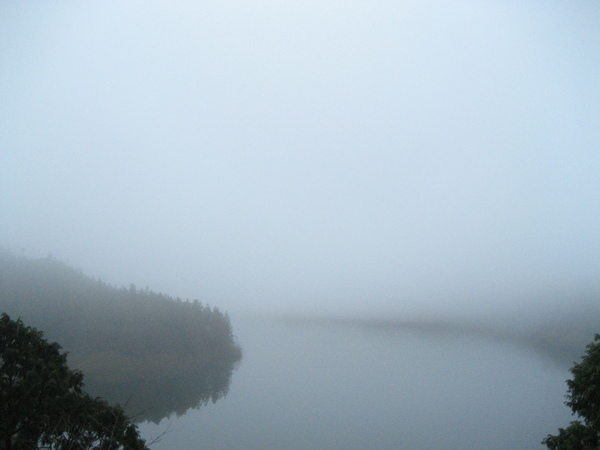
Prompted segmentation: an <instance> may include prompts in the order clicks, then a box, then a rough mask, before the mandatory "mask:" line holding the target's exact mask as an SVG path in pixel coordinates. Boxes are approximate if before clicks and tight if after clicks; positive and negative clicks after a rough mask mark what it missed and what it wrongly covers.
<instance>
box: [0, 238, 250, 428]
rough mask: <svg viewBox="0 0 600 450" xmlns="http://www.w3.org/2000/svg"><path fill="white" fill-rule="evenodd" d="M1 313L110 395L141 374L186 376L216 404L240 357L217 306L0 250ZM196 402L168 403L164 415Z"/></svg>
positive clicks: (156, 378)
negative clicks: (51, 345)
mask: <svg viewBox="0 0 600 450" xmlns="http://www.w3.org/2000/svg"><path fill="white" fill-rule="evenodd" d="M0 312H6V313H8V314H9V315H10V316H11V317H13V318H15V319H16V318H19V317H20V318H21V319H22V320H23V322H24V323H26V324H27V325H31V326H34V327H36V328H38V329H40V330H42V331H43V332H44V335H45V337H46V338H47V339H48V340H50V341H55V342H58V343H59V344H60V345H61V346H62V347H63V348H64V349H65V350H67V351H68V352H69V365H70V366H72V367H75V368H78V369H81V370H82V371H83V372H84V375H85V377H86V380H87V383H86V384H88V385H90V386H91V387H92V388H93V389H94V388H95V389H99V390H103V392H98V395H99V394H100V393H101V394H102V395H103V396H104V397H106V396H108V397H110V396H111V393H110V392H108V393H107V392H105V391H106V390H107V389H109V386H116V385H119V386H121V387H122V385H123V384H124V383H130V382H132V381H133V380H141V379H142V378H143V380H144V384H145V385H156V383H159V384H162V385H163V387H164V388H167V386H166V385H165V383H166V380H167V379H170V380H174V379H176V378H177V377H178V376H179V375H185V376H186V380H190V379H194V383H195V384H194V385H195V386H199V384H202V392H201V393H199V394H198V395H199V396H200V398H199V399H198V402H199V403H205V402H206V401H208V400H212V401H216V399H217V398H220V396H222V395H224V394H225V393H226V392H227V388H228V385H229V377H228V376H226V375H227V374H226V373H228V374H229V375H231V370H232V366H233V364H234V363H235V362H237V361H239V360H240V359H241V350H240V347H239V345H238V344H237V342H236V341H235V338H234V336H233V333H232V328H231V323H230V320H229V316H228V315H227V314H226V313H223V312H221V311H220V310H219V309H218V308H216V307H209V306H207V305H203V304H202V303H200V302H198V301H193V302H190V301H182V300H180V299H174V298H172V297H170V296H168V295H165V294H161V293H156V292H153V291H150V290H149V289H147V288H146V289H144V290H139V289H136V288H135V287H134V286H133V285H132V286H131V287H130V288H124V287H121V288H117V287H115V286H111V285H109V284H106V283H104V282H102V281H99V280H95V279H93V278H90V277H88V276H85V275H84V274H83V273H81V272H80V271H78V270H75V269H73V268H71V267H68V266H67V265H65V264H64V263H62V262H60V261H57V260H56V259H54V258H52V257H48V258H43V259H29V258H24V257H20V256H15V255H13V254H12V253H10V252H9V251H7V250H4V249H0ZM150 378H151V379H152V380H150V381H152V382H150V381H149V379H150ZM153 383H154V384H153ZM167 384H168V383H167ZM179 384H181V382H180V381H179ZM170 388H172V386H170V387H169V389H170ZM154 390H156V389H154ZM165 395H166V394H165ZM182 395H183V394H182ZM198 395H196V396H198ZM144 396H145V395H144ZM170 396H171V397H173V396H176V394H175V393H173V392H171V393H170ZM198 402H196V403H198ZM192 403H193V402H192ZM192 406H196V405H195V404H187V405H185V406H183V405H171V406H169V407H166V406H165V408H166V409H167V410H166V411H165V414H168V413H170V412H183V411H184V410H185V409H187V408H188V407H192ZM158 418H159V417H155V419H158Z"/></svg>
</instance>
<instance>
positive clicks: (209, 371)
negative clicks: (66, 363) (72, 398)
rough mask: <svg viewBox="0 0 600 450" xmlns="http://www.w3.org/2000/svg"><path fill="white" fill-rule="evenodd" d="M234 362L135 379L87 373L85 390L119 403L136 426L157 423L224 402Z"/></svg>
mask: <svg viewBox="0 0 600 450" xmlns="http://www.w3.org/2000/svg"><path fill="white" fill-rule="evenodd" d="M236 367H237V363H236V362H231V361H220V362H215V361H213V362H212V363H211V364H207V365H203V366H190V367H187V368H185V367H178V368H177V370H174V369H173V368H172V367H171V368H170V367H164V368H163V369H162V370H141V371H140V372H139V373H137V374H136V375H135V376H131V374H129V373H125V372H124V371H119V370H118V369H116V370H115V371H113V373H112V374H111V375H107V374H102V373H100V372H94V371H90V370H89V369H88V371H86V372H84V373H85V378H84V381H85V389H86V391H87V392H88V393H90V394H91V395H93V396H100V397H102V398H104V399H106V400H107V401H109V402H110V403H119V404H120V405H121V406H123V407H124V408H125V411H126V412H127V413H128V414H129V415H130V416H131V417H132V418H133V419H134V420H135V422H138V423H139V422H143V421H150V422H154V423H158V422H160V421H161V420H162V419H163V418H166V417H171V416H172V415H175V416H177V417H179V416H181V415H182V414H185V413H186V412H187V411H189V410H190V409H197V408H200V407H201V406H205V405H207V404H208V403H215V402H217V401H218V400H220V399H222V398H224V397H225V396H226V395H227V392H228V391H229V386H230V383H231V376H232V373H233V371H234V369H235V368H236Z"/></svg>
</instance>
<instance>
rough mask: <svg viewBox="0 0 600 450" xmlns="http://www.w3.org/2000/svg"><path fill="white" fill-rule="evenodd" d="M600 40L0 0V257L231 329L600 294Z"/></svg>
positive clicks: (404, 13)
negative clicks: (53, 267)
mask: <svg viewBox="0 0 600 450" xmlns="http://www.w3.org/2000/svg"><path fill="white" fill-rule="evenodd" d="M599 22H600V2H597V1H583V0H582V1H570V2H565V1H558V0H556V1H552V0H544V1H541V0H539V1H521V0H519V1H516V0H514V1H506V0H498V1H481V0H477V1H475V0H473V1H451V2H433V1H416V0H415V1H356V2H345V1H344V2H342V1H337V0H333V1H327V2H322V1H319V2H317V1H311V0H308V1H307V0H302V1H279V2H276V1H227V0H225V1H218V2H200V1H174V2H166V1H165V2H159V1H144V2H139V1H130V2H122V1H102V2H73V1H71V2H66V1H65V2H10V1H4V2H1V3H0V245H3V246H6V247H8V248H9V249H11V250H12V251H14V252H15V253H17V254H21V253H23V254H25V255H26V256H30V257H38V256H46V255H47V254H48V252H51V253H52V254H53V255H54V256H55V257H56V258H58V259H60V260H63V261H65V262H66V263H67V264H69V265H72V266H74V267H76V268H81V270H82V271H83V272H84V273H86V274H87V275H90V276H93V277H101V278H102V279H103V280H104V281H107V282H109V283H112V284H116V285H126V286H129V284H130V283H135V284H136V285H137V286H138V287H145V286H146V285H147V286H149V287H150V288H151V289H153V290H157V291H163V292H165V293H167V294H169V295H172V296H180V297H182V298H186V297H189V298H198V299H199V300H201V301H203V302H208V303H210V304H215V305H218V306H220V307H222V308H224V309H226V310H229V311H231V310H255V311H267V312H279V311H302V312H323V311H327V312H337V313H356V312H365V311H370V310H377V311H382V312H385V313H388V312H389V313H394V314H401V313H403V312H407V311H443V312H452V311H456V310H464V308H465V307H466V308H468V310H469V311H490V310H492V309H498V308H507V307H517V306H519V307H520V306H522V305H533V304H535V302H537V301H543V300H544V299H545V298H548V296H553V295H557V296H558V297H560V296H562V295H564V294H565V293H568V294H569V295H575V296H576V295H579V294H580V293H582V295H583V294H585V293H588V292H596V293H597V292H600V25H599ZM540 299H542V300H540Z"/></svg>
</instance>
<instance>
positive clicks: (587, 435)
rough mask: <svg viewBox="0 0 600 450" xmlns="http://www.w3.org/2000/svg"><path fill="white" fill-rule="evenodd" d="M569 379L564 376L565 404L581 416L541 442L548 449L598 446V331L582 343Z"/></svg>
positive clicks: (599, 377) (599, 378)
mask: <svg viewBox="0 0 600 450" xmlns="http://www.w3.org/2000/svg"><path fill="white" fill-rule="evenodd" d="M570 371H571V373H572V374H573V379H571V380H567V386H568V389H567V395H566V398H567V401H566V402H565V404H566V405H567V406H568V407H570V408H571V409H572V410H573V414H577V415H578V416H579V417H580V418H581V419H582V420H583V422H582V421H581V420H576V421H573V422H571V423H570V425H569V426H568V427H567V428H559V430H558V434H557V435H548V436H547V437H546V438H545V439H544V440H543V441H542V444H544V445H546V446H547V447H548V448H549V449H551V450H559V449H560V450H563V449H564V450H588V449H589V450H592V449H598V448H600V335H599V334H596V336H595V337H594V340H593V341H592V342H591V343H590V344H588V346H587V347H586V352H585V354H584V356H583V358H582V360H581V362H580V363H576V364H575V365H573V367H572V368H571V370H570Z"/></svg>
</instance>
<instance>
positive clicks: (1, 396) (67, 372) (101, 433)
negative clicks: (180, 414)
mask: <svg viewBox="0 0 600 450" xmlns="http://www.w3.org/2000/svg"><path fill="white" fill-rule="evenodd" d="M60 350H61V347H60V346H59V345H58V344H57V343H49V342H47V341H46V340H45V339H44V337H43V334H42V332H41V331H38V330H36V329H35V328H32V327H29V326H25V325H24V324H23V322H22V321H21V320H20V319H19V320H16V321H14V320H11V319H10V317H9V316H8V315H7V314H2V315H1V316H0V448H3V449H6V450H11V449H15V450H20V449H57V450H59V449H60V450H63V449H64V450H66V449H98V450H100V449H102V450H116V449H124V450H137V449H145V448H146V446H145V442H144V440H142V439H141V438H140V437H139V435H138V432H137V429H136V427H135V425H133V424H132V423H131V422H130V421H129V419H128V418H127V417H126V416H125V414H124V412H123V410H122V409H121V408H120V407H118V406H110V405H108V403H106V402H105V401H103V400H101V399H98V398H92V397H90V396H89V395H88V394H86V393H85V392H83V390H82V386H83V375H82V373H81V372H79V371H75V370H71V369H69V367H68V366H67V356H66V353H62V352H61V351H60Z"/></svg>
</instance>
